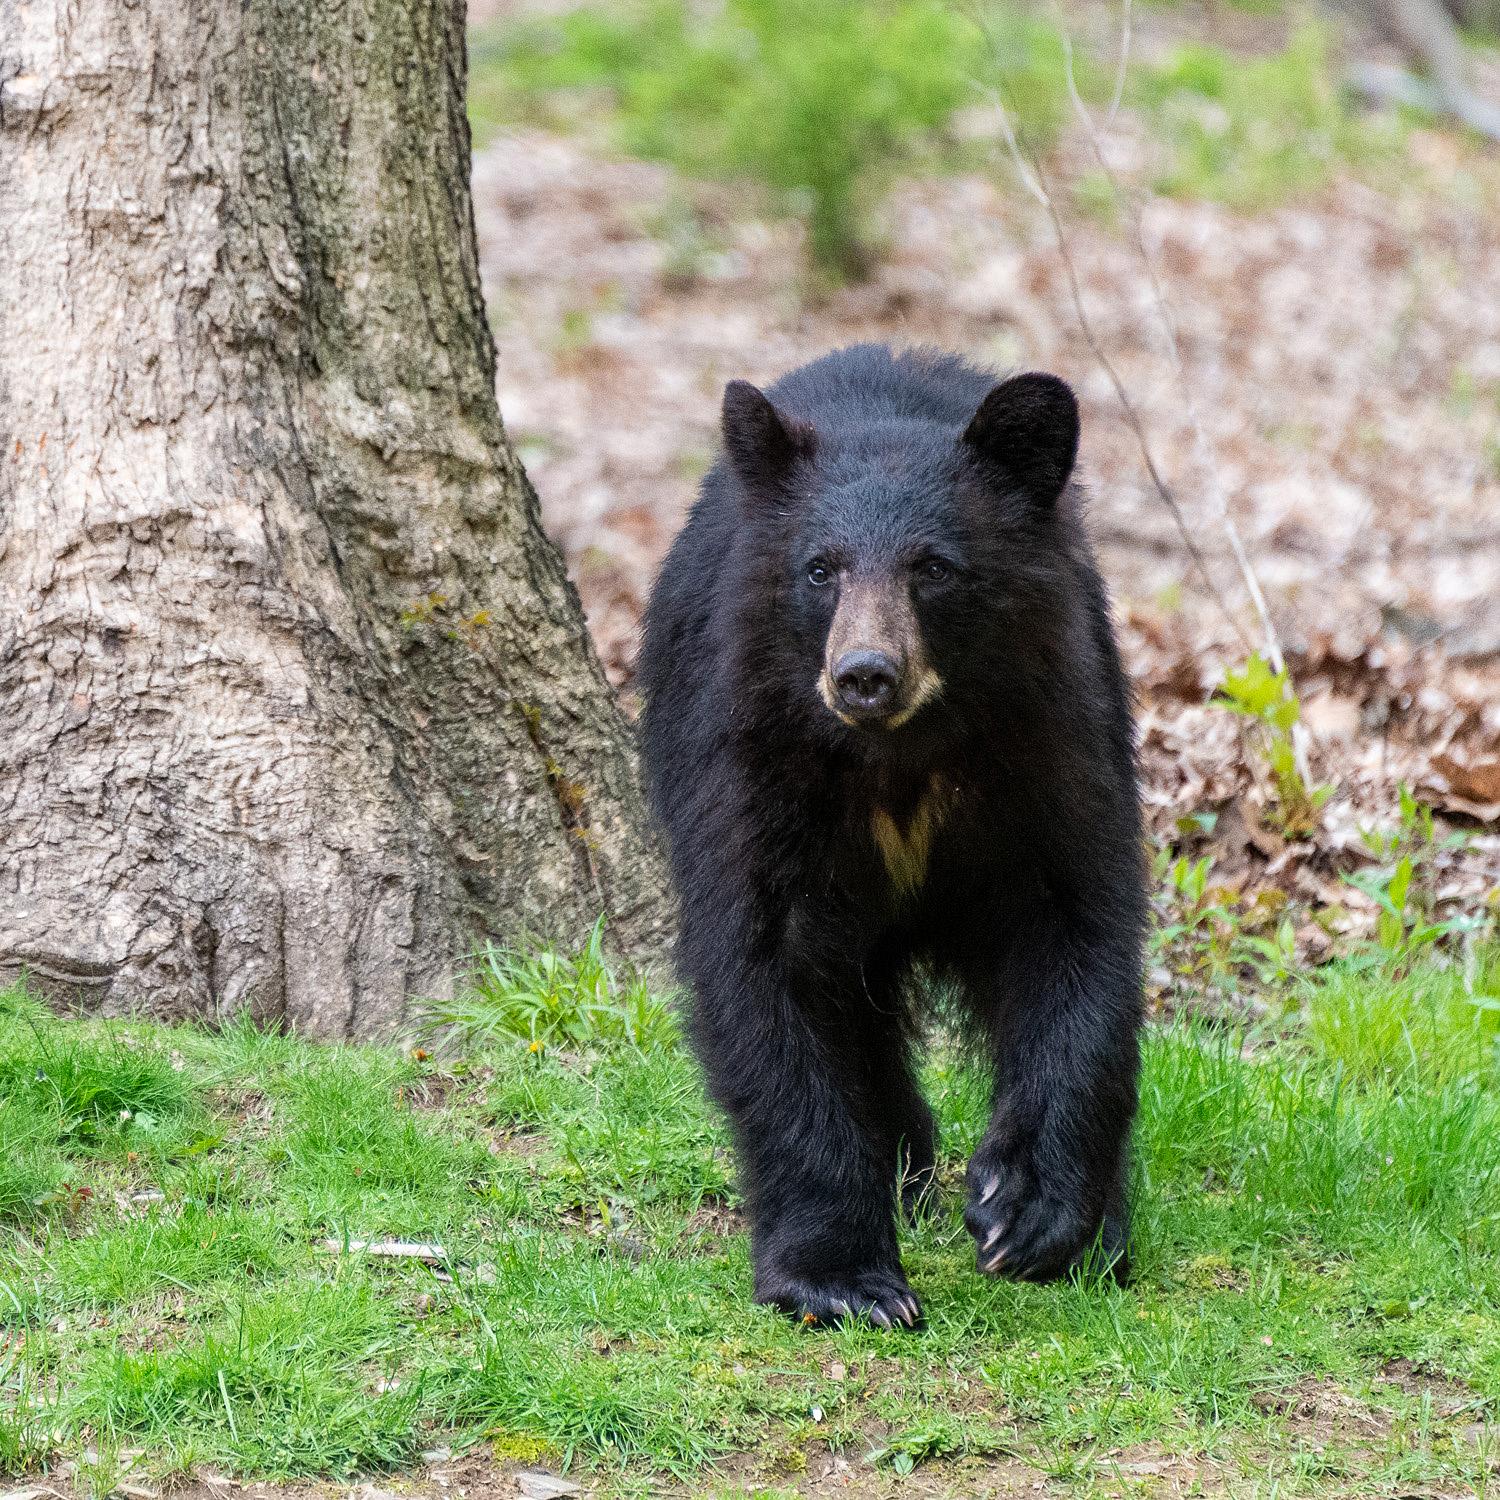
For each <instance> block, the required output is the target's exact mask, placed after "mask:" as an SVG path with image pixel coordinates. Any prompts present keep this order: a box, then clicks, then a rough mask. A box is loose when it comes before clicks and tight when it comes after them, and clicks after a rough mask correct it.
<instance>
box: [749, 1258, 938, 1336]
mask: <svg viewBox="0 0 1500 1500" xmlns="http://www.w3.org/2000/svg"><path fill="white" fill-rule="evenodd" d="M755 1300H756V1301H757V1302H762V1303H765V1304H766V1305H768V1306H770V1307H779V1308H780V1309H781V1310H782V1312H784V1313H787V1314H789V1315H790V1316H791V1317H793V1318H795V1319H797V1321H798V1322H799V1323H808V1324H812V1325H815V1326H826V1325H828V1324H832V1323H848V1322H852V1321H853V1320H854V1319H856V1318H860V1317H865V1318H868V1319H869V1320H870V1322H872V1323H874V1324H875V1326H876V1327H877V1328H920V1327H921V1326H922V1304H921V1303H920V1302H918V1301H917V1299H916V1297H915V1296H914V1295H913V1293H912V1289H911V1288H910V1287H909V1286H907V1284H906V1278H905V1277H904V1276H903V1275H902V1274H901V1272H900V1271H899V1270H892V1271H888V1270H880V1269H871V1270H865V1271H852V1270H851V1271H842V1272H835V1273H833V1274H832V1275H827V1276H799V1275H796V1274H792V1273H789V1272H783V1271H776V1270H764V1271H761V1272H759V1273H758V1274H757V1275H756V1278H755Z"/></svg>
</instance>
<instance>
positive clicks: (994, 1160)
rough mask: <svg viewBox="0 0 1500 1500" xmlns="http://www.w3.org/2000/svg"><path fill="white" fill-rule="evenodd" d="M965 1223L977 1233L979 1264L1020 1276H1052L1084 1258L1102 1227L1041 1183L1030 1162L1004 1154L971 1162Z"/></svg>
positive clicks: (988, 1270) (990, 1272)
mask: <svg viewBox="0 0 1500 1500" xmlns="http://www.w3.org/2000/svg"><path fill="white" fill-rule="evenodd" d="M964 1224H965V1226H966V1227H967V1229H968V1231H969V1233H970V1234H972V1235H973V1236H974V1243H975V1246H976V1249H977V1256H978V1264H979V1269H980V1270H981V1271H983V1272H985V1273H986V1274H987V1275H991V1276H1007V1277H1010V1278H1011V1279H1012V1280H1015V1281H1052V1280H1055V1279H1056V1278H1057V1277H1059V1276H1062V1275H1064V1274H1065V1273H1066V1272H1067V1271H1068V1270H1069V1268H1070V1267H1072V1266H1074V1265H1075V1264H1077V1263H1079V1262H1080V1261H1081V1260H1082V1259H1083V1258H1084V1257H1085V1256H1086V1255H1087V1253H1088V1251H1089V1250H1090V1249H1091V1248H1092V1246H1093V1244H1094V1242H1095V1239H1096V1237H1097V1235H1098V1232H1099V1221H1098V1219H1097V1218H1096V1217H1095V1216H1093V1215H1091V1214H1089V1213H1087V1212H1085V1210H1084V1209H1083V1207H1082V1206H1081V1205H1080V1204H1078V1203H1076V1202H1073V1201H1070V1200H1069V1199H1068V1198H1067V1197H1066V1196H1063V1195H1061V1194H1057V1193H1053V1192H1049V1191H1048V1190H1047V1189H1046V1188H1044V1187H1042V1186H1040V1185H1039V1184H1038V1183H1037V1181H1036V1179H1035V1176H1034V1174H1033V1173H1032V1172H1030V1171H1029V1170H1027V1169H1026V1168H1025V1167H1024V1166H1020V1165H1012V1164H1009V1163H1007V1162H1005V1161H1003V1160H1002V1159H1001V1158H1000V1156H999V1154H998V1153H994V1152H979V1153H976V1154H975V1156H974V1159H973V1160H972V1161H971V1162H970V1163H969V1173H968V1201H967V1202H966V1203H965V1205H964Z"/></svg>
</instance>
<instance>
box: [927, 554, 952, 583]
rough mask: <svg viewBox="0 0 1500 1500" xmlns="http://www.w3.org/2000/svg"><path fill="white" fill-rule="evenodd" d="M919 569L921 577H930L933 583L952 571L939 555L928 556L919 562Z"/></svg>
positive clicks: (940, 580)
mask: <svg viewBox="0 0 1500 1500" xmlns="http://www.w3.org/2000/svg"><path fill="white" fill-rule="evenodd" d="M919 570H920V572H921V574H922V577H923V578H928V579H931V580H932V582H933V583H941V582H942V581H943V580H944V579H945V578H946V577H947V576H948V575H949V574H950V573H951V572H952V571H953V569H952V568H951V567H949V566H948V564H947V563H945V562H944V561H943V559H942V558H940V557H929V558H928V559H927V560H926V561H925V562H923V563H921V564H919Z"/></svg>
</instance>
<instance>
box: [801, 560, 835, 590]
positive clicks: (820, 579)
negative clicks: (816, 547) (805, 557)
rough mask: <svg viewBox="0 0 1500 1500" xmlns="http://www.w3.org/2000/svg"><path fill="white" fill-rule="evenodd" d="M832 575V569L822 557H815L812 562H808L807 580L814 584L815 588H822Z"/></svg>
mask: <svg viewBox="0 0 1500 1500" xmlns="http://www.w3.org/2000/svg"><path fill="white" fill-rule="evenodd" d="M832 577H833V572H832V570H831V569H830V568H829V566H828V564H827V563H826V562H824V561H823V559H822V558H821V557H819V558H815V559H814V560H813V561H812V562H810V563H808V565H807V581H808V582H809V583H810V584H812V586H813V587H814V588H819V589H820V588H822V587H823V585H824V584H825V583H827V582H828V580H829V579H830V578H832Z"/></svg>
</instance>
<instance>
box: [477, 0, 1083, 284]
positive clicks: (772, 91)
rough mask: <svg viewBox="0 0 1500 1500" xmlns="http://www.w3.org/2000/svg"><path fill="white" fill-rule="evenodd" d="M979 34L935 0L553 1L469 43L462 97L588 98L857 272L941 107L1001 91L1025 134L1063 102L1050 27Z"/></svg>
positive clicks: (940, 117) (948, 110) (1016, 17)
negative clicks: (543, 10)
mask: <svg viewBox="0 0 1500 1500" xmlns="http://www.w3.org/2000/svg"><path fill="white" fill-rule="evenodd" d="M985 24H986V27H987V29H988V30H989V32H990V35H991V37H992V38H993V40H994V42H995V53H996V54H997V55H998V57H999V58H1000V59H1001V61H1000V63H999V64H998V74H999V76H996V73H997V63H996V61H995V59H994V58H993V57H992V56H991V51H990V48H989V47H988V46H987V45H986V43H985V41H984V39H983V38H982V36H981V34H980V31H979V29H978V28H977V27H976V26H975V25H974V24H973V22H972V20H970V19H969V18H968V17H967V16H965V15H964V14H962V12H961V11H959V10H958V9H956V8H954V7H952V6H949V5H946V4H943V3H940V0H822V3H819V4H816V5H807V4H804V3H802V0H726V3H724V4H723V5H722V6H714V7H696V6H693V7H690V6H688V5H686V4H684V3H682V0H646V3H642V4H638V5H635V6H620V7H612V8H609V9H604V8H602V7H601V8H584V9H579V10H575V11H571V12H569V13H568V14H566V15H564V16H562V17H560V18H559V19H557V20H556V21H553V22H551V23H548V24H546V25H544V26H538V25H531V26H527V27H523V28H516V29H513V30H512V31H510V32H508V33H505V34H503V35H501V36H500V37H499V38H498V39H497V40H496V41H495V42H494V43H493V44H492V45H489V46H486V45H484V44H483V43H481V45H480V46H479V47H478V48H476V55H475V63H474V70H473V78H472V80H471V85H470V97H471V109H472V110H473V112H474V114H475V118H476V122H477V123H478V124H479V125H480V126H481V128H482V127H483V125H485V124H487V123H493V122H494V121H495V120H496V119H497V118H500V117H503V116H504V115H505V114H506V113H507V111H508V109H512V108H515V107H517V106H526V105H530V106H531V107H532V108H535V107H536V106H538V105H539V104H546V103H548V102H551V103H553V104H559V103H562V102H564V101H566V100H567V99H570V98H571V99H573V100H575V101H576V99H577V98H578V97H579V95H580V94H585V95H586V94H588V93H590V92H591V93H593V94H594V95H595V96H597V97H599V98H601V99H602V100H603V101H604V102H605V103H606V104H607V105H608V106H609V108H610V109H611V111H612V115H613V124H614V134H615V139H616V141H617V143H618V144H619V146H620V147H621V148H622V149H624V150H625V151H628V152H630V153H632V154H634V155H637V156H644V157H651V158H656V159H659V160H663V161H670V162H672V163H674V164H676V165H677V166H679V167H681V168H682V169H683V170H684V171H687V172H690V173H693V174H696V175H698V176H702V177H708V178H726V179H750V180H753V181H756V182H759V183H761V184H763V185H764V186H766V187H767V188H769V189H770V190H771V192H772V194H773V195H774V197H775V200H776V202H777V203H778V205H779V206H780V207H782V208H784V209H786V210H789V211H791V212H793V213H795V214H797V215H798V216H799V217H802V218H804V219H805V221H806V224H807V234H808V250H809V254H810V256H811V258H812V261H813V264H814V266H815V267H816V268H817V269H818V270H819V271H820V272H821V273H823V274H824V275H826V276H830V277H833V278H842V277H848V276H857V275H859V274H861V273H862V272H863V271H864V270H865V269H867V267H868V264H869V261H870V257H871V254H872V229H871V224H870V210H871V207H872V205H873V202H874V200H875V197H876V195H877V194H878V193H879V191H880V190H881V189H882V188H883V187H884V186H885V185H886V184H887V183H888V181H889V179H890V177H891V175H892V174H893V172H894V171H895V170H896V169H897V168H898V167H899V166H900V165H901V164H902V163H903V162H904V161H909V160H910V159H911V158H912V157H913V155H914V154H915V153H916V152H917V151H918V150H919V149H920V147H921V146H922V145H923V143H924V142H928V141H930V140H931V139H932V138H933V133H934V132H935V131H936V130H937V129H938V127H940V126H942V125H943V124H944V122H945V121H946V120H947V119H948V118H949V116H950V115H951V114H952V113H953V111H954V110H955V109H956V108H957V107H958V106H959V105H961V104H963V103H965V102H966V101H969V100H971V99H973V100H976V101H977V100H978V98H979V95H978V94H977V93H976V92H975V87H974V85H975V82H976V80H979V81H983V82H985V83H993V84H996V85H997V86H998V87H1000V88H1001V89H1002V91H1003V92H1004V95H1005V98H1006V102H1007V104H1008V106H1009V108H1010V109H1011V111H1012V113H1013V115H1014V116H1015V117H1016V118H1017V120H1018V121H1019V123H1020V124H1021V125H1022V127H1023V128H1026V129H1027V130H1028V131H1030V132H1031V133H1033V134H1036V133H1039V132H1050V130H1051V129H1053V128H1055V126H1056V124H1057V123H1058V121H1059V120H1060V119H1061V118H1062V114H1063V111H1064V110H1065V108H1066V97H1067V96H1066V90H1065V85H1064V82H1063V77H1064V75H1063V69H1062V50H1061V43H1060V41H1059V38H1058V36H1057V33H1056V32H1055V30H1054V29H1053V28H1051V27H1050V26H1047V25H1045V24H1043V23H1041V22H1038V21H1034V20H1030V19H1028V18H1026V17H1024V16H1022V15H1020V14H1018V13H1012V12H1010V11H1009V10H1004V9H998V8H997V9H994V10H986V12H985Z"/></svg>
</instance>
